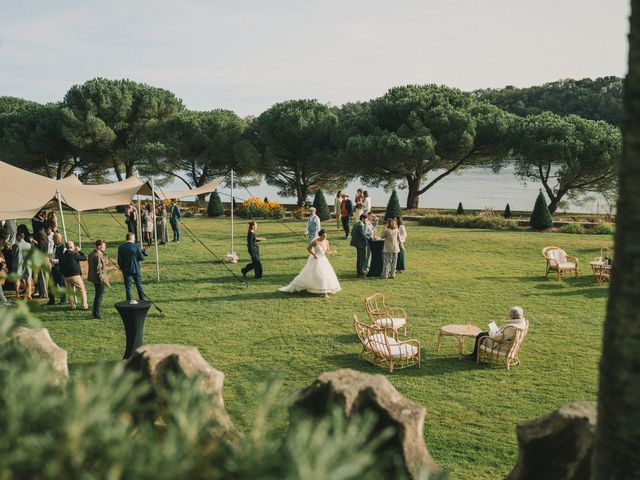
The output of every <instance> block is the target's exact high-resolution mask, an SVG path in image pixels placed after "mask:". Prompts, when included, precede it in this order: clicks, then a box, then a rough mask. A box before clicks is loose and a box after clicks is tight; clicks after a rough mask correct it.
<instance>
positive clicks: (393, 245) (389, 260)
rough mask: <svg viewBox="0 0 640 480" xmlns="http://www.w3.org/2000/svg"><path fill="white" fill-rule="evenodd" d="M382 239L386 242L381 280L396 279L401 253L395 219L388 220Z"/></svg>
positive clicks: (383, 251) (383, 249)
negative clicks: (397, 264) (399, 254)
mask: <svg viewBox="0 0 640 480" xmlns="http://www.w3.org/2000/svg"><path fill="white" fill-rule="evenodd" d="M380 238H382V239H383V240H384V247H383V248H382V274H381V275H380V278H396V263H397V262H398V253H400V232H398V225H397V224H396V220H395V219H394V218H389V219H387V226H386V228H385V229H384V230H383V231H382V234H381V235H380Z"/></svg>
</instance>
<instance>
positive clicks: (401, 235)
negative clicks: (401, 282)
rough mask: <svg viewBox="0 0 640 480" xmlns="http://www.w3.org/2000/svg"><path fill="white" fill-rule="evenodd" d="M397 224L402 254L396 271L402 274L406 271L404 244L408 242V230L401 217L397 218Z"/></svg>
mask: <svg viewBox="0 0 640 480" xmlns="http://www.w3.org/2000/svg"><path fill="white" fill-rule="evenodd" d="M396 223H397V225H398V240H399V241H400V252H399V253H398V265H397V266H396V271H397V272H398V273H402V272H404V271H405V270H406V266H405V261H406V258H405V248H404V243H405V242H406V240H407V229H406V228H404V223H402V219H401V218H400V217H396Z"/></svg>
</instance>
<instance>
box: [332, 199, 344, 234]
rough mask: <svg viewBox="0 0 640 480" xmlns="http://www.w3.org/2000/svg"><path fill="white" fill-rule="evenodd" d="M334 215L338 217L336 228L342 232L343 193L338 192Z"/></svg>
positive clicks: (334, 204)
mask: <svg viewBox="0 0 640 480" xmlns="http://www.w3.org/2000/svg"><path fill="white" fill-rule="evenodd" d="M333 213H334V214H335V216H336V227H337V228H338V230H340V227H341V226H342V222H341V216H342V191H341V190H338V193H336V199H335V201H334V202H333Z"/></svg>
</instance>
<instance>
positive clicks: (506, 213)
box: [504, 203, 513, 218]
mask: <svg viewBox="0 0 640 480" xmlns="http://www.w3.org/2000/svg"><path fill="white" fill-rule="evenodd" d="M511 217H513V214H512V213H511V207H510V206H509V204H508V203H507V206H506V207H505V209H504V218H511Z"/></svg>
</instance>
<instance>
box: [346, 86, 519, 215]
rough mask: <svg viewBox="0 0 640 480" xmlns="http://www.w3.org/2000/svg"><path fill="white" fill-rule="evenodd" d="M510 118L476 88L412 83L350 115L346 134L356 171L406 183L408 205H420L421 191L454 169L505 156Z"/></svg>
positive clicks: (378, 180)
mask: <svg viewBox="0 0 640 480" xmlns="http://www.w3.org/2000/svg"><path fill="white" fill-rule="evenodd" d="M510 124H511V115H510V114H508V113H505V112H503V111H502V110H500V109H499V108H497V107H495V106H493V105H490V104H488V103H481V102H479V101H478V100H477V99H476V98H475V97H474V96H473V95H472V94H470V93H465V92H462V91H461V90H457V89H454V88H449V87H445V86H436V85H422V86H419V85H409V86H404V87H396V88H392V89H390V90H389V91H388V92H387V94H385V95H383V96H382V97H380V98H377V99H375V100H372V101H371V102H370V103H369V104H368V106H367V108H365V109H364V110H362V112H361V113H356V114H353V115H351V116H350V117H349V118H346V119H345V122H344V125H343V133H342V138H343V139H344V140H343V141H344V142H345V143H346V157H347V162H348V164H349V165H350V169H351V172H352V173H354V174H356V175H358V176H360V177H361V178H362V179H363V181H364V182H365V183H367V184H368V185H379V184H381V185H383V186H385V187H386V188H392V187H394V186H395V185H396V184H400V185H402V186H406V187H407V188H408V196H407V208H417V207H418V200H419V196H420V195H422V194H423V193H424V192H426V191H427V190H428V189H430V188H431V187H433V185H435V184H436V183H437V182H439V181H440V180H442V179H443V178H444V177H446V176H447V175H449V174H451V173H452V172H454V171H456V170H460V169H462V168H465V167H468V166H473V165H488V164H490V163H492V162H495V161H497V160H499V159H502V158H504V157H505V156H506V155H507V154H508V153H509V151H510V145H509V142H508V140H509V129H510ZM439 169H441V170H443V171H442V172H439V173H438V174H437V175H436V176H435V178H433V179H431V180H430V181H428V182H427V183H426V184H424V181H425V180H427V176H428V174H429V173H431V172H433V171H434V170H439Z"/></svg>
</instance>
